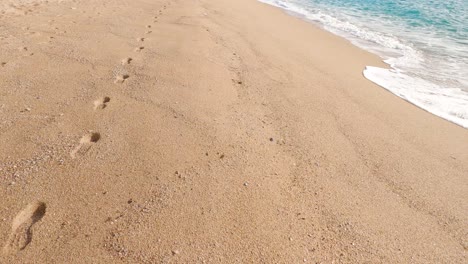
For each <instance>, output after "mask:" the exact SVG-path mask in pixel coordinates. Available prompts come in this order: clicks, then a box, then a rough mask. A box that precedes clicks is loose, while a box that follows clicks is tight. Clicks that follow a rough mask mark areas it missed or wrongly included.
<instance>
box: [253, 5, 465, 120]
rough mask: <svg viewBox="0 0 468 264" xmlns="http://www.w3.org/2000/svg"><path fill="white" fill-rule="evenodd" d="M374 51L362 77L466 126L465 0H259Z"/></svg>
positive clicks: (427, 109) (440, 115)
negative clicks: (378, 61)
mask: <svg viewBox="0 0 468 264" xmlns="http://www.w3.org/2000/svg"><path fill="white" fill-rule="evenodd" d="M260 1H262V2H264V3H268V4H271V5H274V6H277V7H280V8H283V9H285V10H287V11H289V12H292V13H295V14H296V15H300V16H302V17H303V18H305V19H307V20H309V21H312V22H316V23H318V24H320V25H321V26H323V28H324V29H326V30H328V31H330V32H332V33H334V34H337V35H340V36H342V37H345V38H347V39H348V40H350V41H351V42H352V43H353V44H355V45H357V46H359V47H361V48H363V49H366V50H368V51H370V52H373V53H376V54H378V55H379V56H380V57H382V59H383V60H384V61H385V62H386V63H387V64H389V65H390V69H383V68H378V67H371V66H368V67H366V68H365V69H364V72H363V74H364V76H365V77H366V78H367V79H369V80H371V81H372V82H374V83H376V84H378V85H380V86H382V87H383V88H385V89H387V90H389V91H390V92H392V93H394V94H395V95H397V96H399V97H401V98H403V99H405V100H407V101H409V102H411V103H413V104H415V105H417V106H419V107H421V108H423V109H425V110H426V111H428V112H430V113H433V114H435V115H437V116H439V117H442V118H444V119H446V120H449V121H451V122H453V123H456V124H458V125H460V126H463V127H465V128H468V0H260Z"/></svg>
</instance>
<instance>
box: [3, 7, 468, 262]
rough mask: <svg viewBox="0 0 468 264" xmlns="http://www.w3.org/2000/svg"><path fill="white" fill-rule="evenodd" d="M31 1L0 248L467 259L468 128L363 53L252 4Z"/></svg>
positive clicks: (51, 258) (6, 47)
mask: <svg viewBox="0 0 468 264" xmlns="http://www.w3.org/2000/svg"><path fill="white" fill-rule="evenodd" d="M7 2H10V3H12V2H15V1H12V0H8V1H7ZM16 2H18V1H16ZM26 2H29V3H30V4H25V5H17V6H16V7H11V6H9V7H8V9H9V11H5V9H3V11H2V12H0V44H1V48H0V60H1V61H0V62H1V63H2V65H1V66H0V74H1V75H0V200H1V206H0V216H1V217H0V240H1V241H0V242H1V243H3V251H2V252H3V253H2V256H1V257H0V263H205V262H206V263H303V262H306V263H466V262H467V255H466V254H467V249H468V235H467V233H468V230H467V226H468V196H467V195H468V177H467V174H468V130H466V129H463V128H461V127H458V126H456V125H454V124H452V123H449V122H447V121H445V120H442V119H440V118H438V117H436V116H433V115H431V114H428V113H427V112H425V111H423V110H421V109H419V108H417V107H415V106H413V105H411V104H409V103H406V102H405V101H403V100H401V99H399V98H397V97H395V96H393V95H391V94H390V93H388V92H386V91H385V90H384V89H382V88H380V87H378V86H376V85H374V84H372V83H370V82H369V81H367V80H366V79H364V78H363V77H362V70H363V68H364V66H365V65H376V66H383V64H382V63H381V62H380V61H379V59H378V58H377V57H375V56H373V55H371V54H369V53H367V52H365V51H362V50H360V49H358V48H356V47H354V46H352V45H351V44H349V43H348V42H347V41H345V40H343V39H340V38H338V37H336V36H333V35H331V34H329V33H327V32H324V31H322V30H320V29H318V28H316V27H314V26H312V25H311V24H309V23H307V22H305V21H302V20H300V19H298V18H295V17H292V16H289V15H287V14H285V13H283V12H282V11H281V10H279V9H275V8H273V7H270V6H267V5H264V4H261V3H259V2H257V1H254V0H236V1H233V0H174V1H169V0H165V1H159V0H102V1H96V0H75V1H26ZM34 2H40V3H39V4H34ZM3 3H5V2H3ZM5 6H7V5H3V7H5ZM0 7H1V6H0Z"/></svg>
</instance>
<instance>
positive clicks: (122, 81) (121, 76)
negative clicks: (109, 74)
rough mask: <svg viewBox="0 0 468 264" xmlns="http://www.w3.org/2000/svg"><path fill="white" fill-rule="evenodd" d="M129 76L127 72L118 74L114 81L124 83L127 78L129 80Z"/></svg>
mask: <svg viewBox="0 0 468 264" xmlns="http://www.w3.org/2000/svg"><path fill="white" fill-rule="evenodd" d="M129 77H130V76H128V75H127V74H122V75H118V76H117V77H115V81H114V83H124V82H125V80H127V79H128V78H129Z"/></svg>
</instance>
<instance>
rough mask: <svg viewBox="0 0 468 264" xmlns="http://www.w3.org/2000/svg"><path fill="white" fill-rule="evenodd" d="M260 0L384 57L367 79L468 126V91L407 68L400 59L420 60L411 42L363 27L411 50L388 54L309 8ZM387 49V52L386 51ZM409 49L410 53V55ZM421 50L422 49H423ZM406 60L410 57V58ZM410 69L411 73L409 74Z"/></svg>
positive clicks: (370, 68) (370, 69) (366, 71)
mask: <svg viewBox="0 0 468 264" xmlns="http://www.w3.org/2000/svg"><path fill="white" fill-rule="evenodd" d="M259 2H261V3H263V4H266V5H271V6H274V7H276V8H279V9H281V10H283V11H284V12H285V13H287V14H289V15H291V16H294V17H298V18H300V19H303V20H304V21H306V22H309V23H311V24H312V25H314V26H316V27H318V28H320V29H322V30H325V31H327V32H330V33H332V34H334V35H337V36H339V37H341V38H344V39H346V40H347V41H349V42H350V43H352V44H353V45H355V46H357V47H358V48H360V49H363V50H365V51H367V52H370V53H372V54H375V55H377V56H378V57H379V58H380V60H381V61H382V62H383V63H385V67H374V66H366V67H365V68H364V69H363V71H362V73H363V76H364V77H365V78H366V79H368V80H369V81H371V82H373V83H375V84H377V85H378V86H379V87H381V88H383V89H385V90H387V91H389V92H390V93H392V94H393V95H395V96H397V97H399V98H401V99H403V100H405V101H407V102H409V103H411V104H413V105H415V106H417V107H419V108H421V109H423V110H424V111H427V112H429V113H431V114H433V115H436V116H438V117H439V118H442V119H444V120H446V121H449V122H452V123H454V124H456V125H458V126H461V127H463V128H466V129H468V120H467V119H466V118H465V116H466V115H467V114H468V112H466V109H467V107H468V92H467V90H466V89H464V87H463V86H460V87H451V88H448V87H445V86H441V85H448V84H441V83H436V82H433V81H431V80H429V79H425V78H422V77H416V76H415V73H414V72H411V70H410V69H405V67H404V65H401V63H399V62H400V61H403V60H405V58H407V57H412V56H413V57H414V58H412V60H416V61H418V60H417V57H418V55H416V54H417V50H413V48H412V47H410V46H408V45H409V44H408V43H406V44H404V43H403V42H401V40H400V39H398V38H396V37H395V39H390V37H389V36H387V34H385V33H381V32H374V31H372V30H371V29H361V30H364V31H365V32H367V33H369V34H376V35H378V36H379V37H381V38H388V40H387V41H394V42H397V43H399V45H400V46H402V47H404V48H406V49H409V50H407V51H406V52H402V53H401V54H399V55H396V54H398V52H399V51H398V50H393V52H395V54H394V55H388V54H387V55H386V53H388V52H389V51H388V49H390V50H391V48H389V47H386V46H385V45H383V44H382V43H375V42H374V41H372V40H369V39H362V38H360V37H357V36H355V35H353V33H349V32H346V30H342V29H341V28H340V27H339V26H333V25H329V24H326V23H325V22H324V21H318V20H314V19H313V18H312V17H310V14H307V12H306V11H300V9H296V8H297V7H295V5H294V4H293V5H291V6H289V5H285V6H283V5H281V4H279V3H271V2H269V1H267V0H266V1H265V0H259ZM302 12H305V13H302ZM331 18H334V19H336V18H335V17H333V16H331ZM335 23H336V22H335ZM351 25H352V26H349V27H351V28H353V27H357V26H356V25H354V24H351ZM327 27H329V28H327ZM349 30H351V29H349ZM385 49H387V51H384V50H385ZM407 52H409V53H410V54H406V53H407ZM419 52H421V51H420V50H419ZM411 54H412V55H411ZM406 60H408V58H407V59H406ZM419 60H421V61H420V63H423V64H425V63H424V61H425V59H424V58H419ZM398 64H400V65H399V66H398ZM407 70H409V71H410V72H409V73H407ZM426 77H428V76H426ZM460 85H461V84H460ZM465 88H466V87H465ZM449 108H450V109H449Z"/></svg>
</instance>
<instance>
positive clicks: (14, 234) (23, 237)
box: [3, 201, 46, 255]
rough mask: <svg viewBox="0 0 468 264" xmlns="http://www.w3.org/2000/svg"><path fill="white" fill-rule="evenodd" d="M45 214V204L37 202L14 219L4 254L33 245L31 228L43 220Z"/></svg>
mask: <svg viewBox="0 0 468 264" xmlns="http://www.w3.org/2000/svg"><path fill="white" fill-rule="evenodd" d="M45 212H46V205H45V203H43V202H39V201H36V202H34V203H31V204H29V205H28V206H27V207H26V208H25V209H23V211H21V212H19V213H18V214H17V215H16V217H15V219H13V223H12V226H11V233H10V236H9V238H8V240H7V242H6V244H5V246H4V247H3V253H4V254H5V255H8V254H12V253H16V252H18V251H20V250H23V249H25V248H26V246H27V245H28V244H29V243H31V240H32V232H31V227H32V226H33V225H34V224H35V223H36V222H37V221H39V220H41V219H42V217H43V216H44V214H45Z"/></svg>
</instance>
